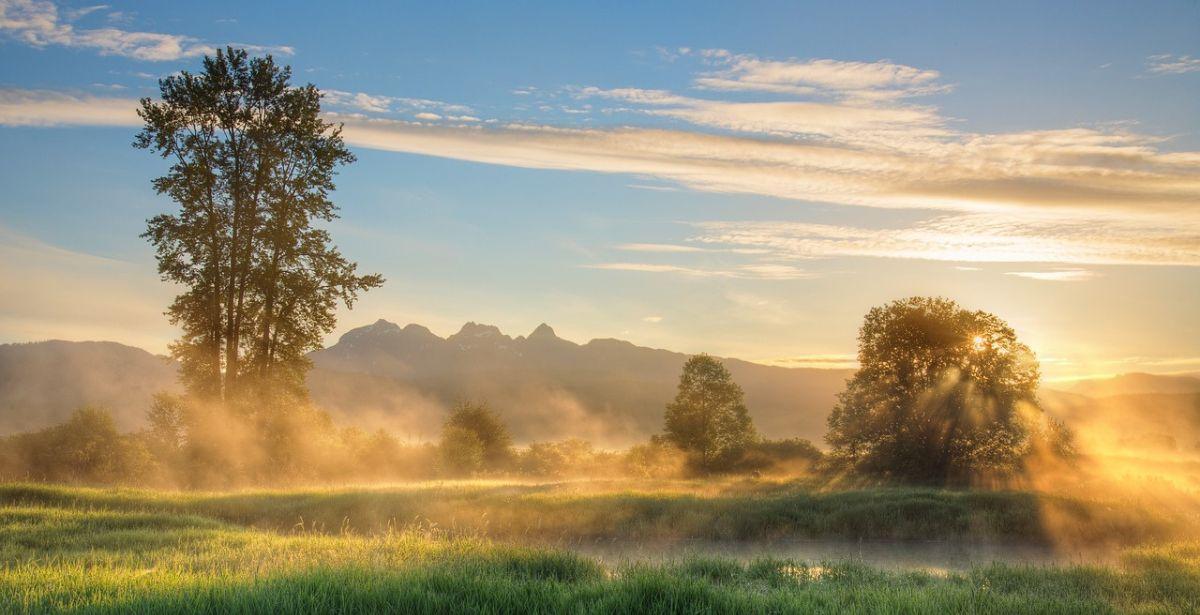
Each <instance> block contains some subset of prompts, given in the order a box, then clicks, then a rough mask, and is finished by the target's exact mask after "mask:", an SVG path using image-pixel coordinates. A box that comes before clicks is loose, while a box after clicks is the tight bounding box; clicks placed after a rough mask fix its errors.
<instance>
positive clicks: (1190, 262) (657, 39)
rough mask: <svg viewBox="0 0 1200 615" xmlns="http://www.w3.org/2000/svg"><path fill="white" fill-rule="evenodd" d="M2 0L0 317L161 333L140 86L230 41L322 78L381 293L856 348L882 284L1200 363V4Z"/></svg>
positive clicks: (440, 327) (345, 324)
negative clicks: (346, 151)
mask: <svg viewBox="0 0 1200 615" xmlns="http://www.w3.org/2000/svg"><path fill="white" fill-rule="evenodd" d="M644 4H645V3H595V4H582V3H540V4H539V3H520V4H516V5H509V6H501V5H499V4H498V3H477V4H467V3H462V4H455V5H453V6H449V5H442V4H438V5H433V6H431V5H425V4H421V5H395V4H393V3H378V4H354V5H348V6H344V7H342V8H339V9H338V10H331V9H330V8H329V7H328V6H327V5H325V4H324V3H288V4H286V5H273V4H270V3H245V2H240V3H204V4H203V5H202V6H201V5H192V4H186V5H185V4H177V3H113V4H108V5H102V6H101V5H94V4H86V3H54V2H48V1H42V0H35V1H28V0H21V1H16V2H14V1H11V0H0V11H2V12H0V57H2V58H3V62H2V63H0V135H2V139H0V181H2V182H3V185H4V186H5V190H4V191H3V193H2V194H0V239H2V240H3V244H2V245H3V254H0V256H2V257H3V264H0V291H3V292H2V293H0V296H2V297H3V298H0V340H3V341H26V340H32V339H45V338H51V337H57V338H68V339H115V340H118V341H124V342H127V343H133V344H138V345H141V346H144V347H147V348H149V349H151V350H155V351H161V350H162V349H164V348H165V344H166V342H167V341H168V340H169V339H170V338H171V336H172V335H173V331H172V329H171V327H170V326H169V325H168V324H167V323H166V322H165V319H163V318H162V316H161V311H162V308H163V306H165V304H166V301H167V300H168V298H169V296H170V294H171V292H172V291H171V289H169V288H166V287H164V286H163V285H162V284H160V283H159V282H158V281H157V279H156V278H155V276H154V273H153V265H152V262H151V254H150V250H149V249H148V247H147V246H146V245H145V244H144V243H143V242H142V241H141V240H140V239H138V237H137V236H138V234H139V233H140V232H141V230H142V228H143V227H144V221H145V219H146V218H148V217H149V216H151V215H153V214H155V213H157V212H159V211H162V210H164V209H167V208H169V207H170V203H168V202H166V201H165V199H163V198H161V197H158V196H156V195H154V194H153V192H152V190H151V189H150V183H149V182H150V179H151V178H152V177H154V176H156V175H157V174H160V173H161V172H162V171H163V169H164V165H163V164H162V162H161V161H160V160H157V159H155V158H154V157H153V156H151V155H149V154H147V153H146V152H144V151H137V150H134V149H132V148H131V147H130V141H131V138H132V135H133V133H134V132H135V131H136V117H132V104H133V103H132V101H133V100H134V99H136V98H138V97H141V96H153V95H154V94H155V92H156V79H157V78H158V77H160V76H162V75H166V74H170V73H172V72H175V71H178V70H181V69H186V70H195V69H196V68H197V67H198V65H199V56H201V55H203V53H205V52H208V51H211V49H212V48H213V47H214V46H218V45H224V44H238V45H242V46H248V47H250V48H251V49H252V50H255V51H256V52H258V53H268V52H270V53H274V54H276V56H277V57H279V58H280V59H282V60H284V61H285V62H287V63H289V64H291V65H292V66H293V67H294V70H295V79H296V81H300V82H312V83H315V84H316V85H317V86H318V87H320V88H321V89H322V90H324V91H325V92H326V93H327V96H326V101H325V102H326V108H327V110H328V111H329V112H330V114H331V115H330V117H331V118H332V119H335V120H337V121H342V122H345V124H346V127H347V129H346V130H347V133H346V134H347V140H348V142H349V143H350V144H351V146H352V147H353V148H354V151H355V153H356V154H357V155H358V157H359V161H358V163H356V164H355V165H353V166H351V167H349V168H347V169H345V170H344V171H343V173H342V174H341V175H340V176H339V182H338V183H339V190H338V192H337V194H336V200H337V202H338V203H339V204H340V205H341V206H342V213H343V218H342V219H341V220H340V221H339V222H337V223H336V224H335V225H334V227H333V231H334V236H335V239H336V240H337V241H338V243H339V244H340V245H341V246H342V247H343V249H344V251H345V252H346V253H347V254H348V255H349V256H350V257H351V258H354V259H355V260H357V261H358V262H359V263H360V265H361V266H362V267H363V268H364V269H365V270H367V271H378V272H381V273H383V274H385V275H386V276H387V278H388V284H387V285H386V287H385V288H383V289H381V290H378V291H374V292H372V293H371V294H370V295H369V296H367V297H365V298H364V300H363V302H362V303H361V304H360V305H359V306H358V307H357V308H356V309H355V310H354V311H353V312H347V313H343V315H342V318H341V326H340V328H339V330H338V332H335V335H334V337H335V336H336V334H337V333H340V332H342V331H344V330H345V329H347V328H349V327H352V326H356V325H360V324H364V323H367V322H371V321H373V320H374V319H376V318H379V317H384V318H388V319H389V320H395V321H398V322H402V323H403V322H409V321H415V322H421V323H423V324H426V325H429V326H430V327H431V328H433V329H434V330H435V331H436V332H439V333H442V334H447V333H451V332H453V331H454V330H456V329H457V328H458V326H459V325H461V323H462V322H464V321H467V320H475V321H481V322H489V323H494V324H497V325H499V326H500V327H501V328H502V329H504V330H506V331H507V332H509V333H511V334H514V335H515V334H523V333H527V332H528V331H530V330H532V329H533V328H534V327H535V326H536V325H537V324H538V323H539V322H542V321H546V322H548V323H550V324H552V325H554V326H555V328H556V329H557V330H558V332H559V334H560V335H562V336H564V337H567V338H569V339H575V340H577V341H585V340H587V339H590V338H593V337H622V338H625V339H629V340H631V341H634V342H636V343H639V344H646V345H653V346H660V347H667V348H672V349H677V350H682V351H689V352H699V351H707V352H711V353H715V354H719V355H728V356H738V357H743V358H747V359H752V360H759V361H766V362H774V363H779V364H787V365H844V364H846V363H847V362H848V361H849V360H850V359H851V355H853V353H854V337H855V332H856V328H857V326H858V323H859V321H860V319H861V317H862V315H863V313H865V311H866V310H867V309H869V308H870V307H871V306H872V305H877V304H880V303H882V302H884V301H887V300H889V299H893V298H898V297H903V296H907V295H912V294H938V295H944V296H949V297H952V298H955V299H957V300H959V301H960V302H961V303H963V304H964V305H967V306H969V307H973V308H979V309H986V310H989V311H993V312H995V313H997V314H999V315H1000V316H1002V317H1004V318H1006V319H1007V320H1008V321H1009V322H1010V323H1012V324H1013V325H1014V326H1015V327H1016V328H1017V329H1018V332H1019V333H1020V334H1021V335H1022V337H1023V339H1025V340H1026V341H1027V342H1028V343H1029V344H1030V345H1031V346H1033V347H1034V349H1035V350H1036V351H1037V352H1038V354H1039V356H1040V357H1041V358H1042V360H1043V367H1044V371H1045V372H1046V374H1047V375H1048V376H1049V377H1051V378H1068V377H1077V376H1084V375H1091V374H1107V373H1119V372H1124V371H1130V370H1143V371H1154V372H1175V371H1196V370H1200V352H1198V351H1200V325H1198V324H1197V322H1200V321H1198V319H1196V318H1195V314H1196V313H1197V312H1200V275H1198V270H1197V266H1198V265H1200V130H1198V129H1200V126H1198V122H1197V118H1200V5H1197V4H1196V3H1194V2H1186V3H1142V4H1137V5H1133V4H1131V3H1092V4H1089V5H1080V4H1077V3H1063V4H1052V3H1042V2H1039V3H1004V4H996V5H990V6H981V5H972V6H964V4H965V3H914V4H909V5H906V6H899V4H898V3H878V4H866V3H864V4H859V5H857V6H855V7H844V6H837V5H835V4H832V3H828V4H826V3H822V4H820V5H813V6H806V5H803V4H798V3H737V4H736V5H711V6H705V5H703V4H700V3H675V4H668V3H656V4H654V6H644Z"/></svg>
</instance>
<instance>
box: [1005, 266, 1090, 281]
mask: <svg viewBox="0 0 1200 615" xmlns="http://www.w3.org/2000/svg"><path fill="white" fill-rule="evenodd" d="M1004 275H1012V276H1017V277H1020V278H1029V279H1031V280H1040V281H1043V282H1082V281H1084V280H1090V279H1092V278H1094V277H1096V275H1097V274H1096V272H1095V271H1089V270H1087V269H1059V270H1057V271H1006V272H1005V273H1004Z"/></svg>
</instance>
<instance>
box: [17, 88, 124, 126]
mask: <svg viewBox="0 0 1200 615" xmlns="http://www.w3.org/2000/svg"><path fill="white" fill-rule="evenodd" d="M139 123H140V120H139V119H138V117H137V101H136V100H134V99H129V98H108V97H99V96H90V95H86V94H69V93H64V92H53V91H46V90H16V89H0V125H4V126H137V125H138V124H139Z"/></svg>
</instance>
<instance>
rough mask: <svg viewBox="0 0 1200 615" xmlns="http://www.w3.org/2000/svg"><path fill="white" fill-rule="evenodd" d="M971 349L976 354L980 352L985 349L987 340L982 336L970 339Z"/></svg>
mask: <svg viewBox="0 0 1200 615" xmlns="http://www.w3.org/2000/svg"><path fill="white" fill-rule="evenodd" d="M971 348H973V349H975V351H976V352H979V351H982V350H983V349H984V348H987V340H986V339H984V337H983V336H982V335H976V336H975V337H973V338H971Z"/></svg>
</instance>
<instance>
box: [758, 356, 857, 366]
mask: <svg viewBox="0 0 1200 615" xmlns="http://www.w3.org/2000/svg"><path fill="white" fill-rule="evenodd" d="M759 362H760V363H766V364H768V365H776V366H779V367H807V368H815V369H853V368H856V367H858V357H856V356H855V355H852V354H810V355H800V356H792V357H782V358H776V359H766V360H762V361H759Z"/></svg>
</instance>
